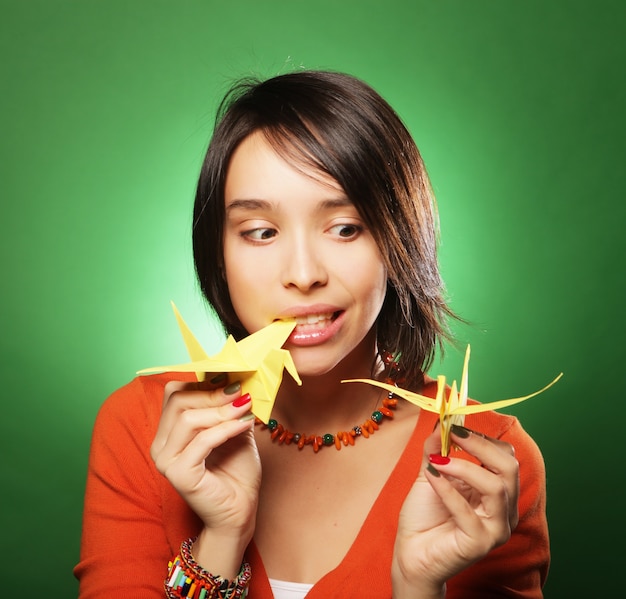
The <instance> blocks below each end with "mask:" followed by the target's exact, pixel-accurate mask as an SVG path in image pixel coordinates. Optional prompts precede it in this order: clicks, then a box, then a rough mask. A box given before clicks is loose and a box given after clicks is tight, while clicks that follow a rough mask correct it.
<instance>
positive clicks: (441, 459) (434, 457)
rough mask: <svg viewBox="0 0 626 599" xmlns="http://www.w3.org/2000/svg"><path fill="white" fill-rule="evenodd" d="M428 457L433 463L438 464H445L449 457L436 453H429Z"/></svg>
mask: <svg viewBox="0 0 626 599" xmlns="http://www.w3.org/2000/svg"><path fill="white" fill-rule="evenodd" d="M428 459H429V460H430V461H431V462H432V463H433V464H438V465H439V466H445V465H446V464H449V463H450V458H449V457H447V456H442V455H439V454H438V453H431V454H430V455H429V456H428Z"/></svg>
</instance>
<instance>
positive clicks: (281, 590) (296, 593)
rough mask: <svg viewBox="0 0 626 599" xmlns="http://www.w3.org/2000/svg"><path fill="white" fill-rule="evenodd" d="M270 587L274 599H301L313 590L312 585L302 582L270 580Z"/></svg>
mask: <svg viewBox="0 0 626 599" xmlns="http://www.w3.org/2000/svg"><path fill="white" fill-rule="evenodd" d="M269 581H270V586H271V587H272V593H274V599H303V598H304V596H305V595H306V594H307V593H308V592H309V591H310V590H311V589H312V588H313V585H312V584H306V583H304V582H287V581H286V580H276V579H275V578H270V579H269Z"/></svg>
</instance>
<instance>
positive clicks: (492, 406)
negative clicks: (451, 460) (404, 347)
mask: <svg viewBox="0 0 626 599" xmlns="http://www.w3.org/2000/svg"><path fill="white" fill-rule="evenodd" d="M469 357H470V347H469V345H468V346H467V351H466V352H465V361H464V363H463V373H462V375H461V386H460V388H459V389H458V390H457V385H456V381H454V382H453V383H452V387H451V388H450V392H449V393H448V396H447V397H446V377H445V376H443V375H440V376H438V377H437V395H436V397H435V398H434V399H433V398H432V397H426V396H424V395H420V394H419V393H413V392H412V391H408V390H406V389H402V388H400V387H395V386H394V385H389V384H387V383H381V382H379V381H375V380H371V379H349V380H345V381H342V382H343V383H368V384H370V385H374V386H376V387H381V388H383V389H386V390H387V391H390V392H392V393H394V394H395V395H398V396H399V397H402V398H403V399H406V400H407V401H410V402H411V403H413V404H415V405H416V406H419V407H420V408H422V409H423V410H426V411H428V412H434V413H435V414H439V422H440V424H441V455H443V456H447V455H448V453H449V452H450V428H451V427H452V425H453V424H457V425H461V426H462V425H463V424H464V421H465V416H466V415H467V414H477V413H479V412H488V411H490V410H499V409H501V408H506V407H508V406H512V405H514V404H516V403H520V402H522V401H525V400H527V399H530V398H531V397H535V395H539V394H540V393H543V392H544V391H545V390H546V389H548V388H550V387H552V385H554V384H555V383H556V382H557V381H558V380H559V379H560V378H561V377H562V376H563V373H561V374H559V375H558V376H557V377H556V378H555V379H554V380H553V381H552V382H551V383H548V384H547V385H546V386H545V387H544V388H543V389H540V390H539V391H535V392H534V393H531V394H529V395H524V396H523V397H516V398H513V399H502V400H499V401H492V402H489V403H478V404H468V403H467V397H468V367H469Z"/></svg>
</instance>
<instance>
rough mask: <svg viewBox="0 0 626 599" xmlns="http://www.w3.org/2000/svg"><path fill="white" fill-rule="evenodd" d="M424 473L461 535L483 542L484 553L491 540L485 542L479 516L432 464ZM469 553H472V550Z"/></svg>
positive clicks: (483, 527)
mask: <svg viewBox="0 0 626 599" xmlns="http://www.w3.org/2000/svg"><path fill="white" fill-rule="evenodd" d="M437 468H439V466H438V467H437ZM425 475H426V478H427V480H428V482H429V483H430V485H431V487H432V489H433V491H434V492H435V493H436V495H437V496H438V497H439V500H440V501H441V503H442V504H443V506H444V507H445V508H446V510H447V511H448V513H449V515H450V518H452V520H453V521H454V524H455V525H456V527H457V528H458V529H459V531H460V532H461V533H462V535H464V536H465V537H466V538H467V539H468V540H473V541H472V542H479V543H481V545H482V544H485V545H486V548H485V549H484V550H483V552H484V553H486V552H487V551H488V550H489V549H491V541H489V542H488V543H487V542H486V541H487V539H486V537H487V535H486V534H485V526H484V525H483V522H482V520H481V518H480V517H479V516H478V514H477V513H476V512H475V511H474V509H473V508H472V506H470V504H469V503H468V502H467V500H466V499H465V497H464V496H463V495H462V494H461V493H460V492H459V491H458V490H457V489H456V487H455V486H454V484H453V483H452V482H451V481H450V480H448V479H447V478H446V477H445V476H442V475H441V474H440V473H439V471H438V470H437V469H435V468H433V467H432V466H431V467H429V468H426V470H425ZM471 553H472V554H473V553H474V550H473V551H472V552H471Z"/></svg>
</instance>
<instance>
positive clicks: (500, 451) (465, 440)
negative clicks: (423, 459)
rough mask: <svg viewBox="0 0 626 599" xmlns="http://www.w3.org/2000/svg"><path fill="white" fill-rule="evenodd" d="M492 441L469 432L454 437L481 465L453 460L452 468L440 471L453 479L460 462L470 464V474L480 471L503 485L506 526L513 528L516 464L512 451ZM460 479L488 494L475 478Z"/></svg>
mask: <svg viewBox="0 0 626 599" xmlns="http://www.w3.org/2000/svg"><path fill="white" fill-rule="evenodd" d="M465 430H468V429H465ZM494 441H495V440H494V439H491V438H489V437H485V436H481V435H478V434H472V433H471V432H470V433H469V434H467V435H466V433H465V432H464V431H462V432H461V434H459V435H456V436H455V439H454V443H455V444H457V445H458V446H459V447H460V448H461V449H463V450H464V451H466V452H467V453H469V454H471V455H472V456H474V457H475V458H476V459H477V460H478V461H479V462H480V466H477V465H476V464H472V463H471V462H468V461H467V460H452V462H454V464H452V462H451V464H452V465H448V464H445V465H443V468H442V469H441V470H442V472H443V471H445V473H446V475H451V476H455V474H454V472H455V471H456V469H457V468H458V467H459V462H461V463H462V464H463V465H465V464H467V466H470V465H471V466H472V468H470V469H469V471H470V472H472V473H474V474H476V475H480V474H481V472H482V473H489V474H493V475H495V477H496V478H495V479H494V480H498V481H500V482H499V484H501V485H503V486H504V488H505V490H506V494H507V497H508V500H507V503H508V518H509V524H510V526H511V528H515V527H516V526H517V522H518V505H517V504H518V497H519V484H520V483H519V463H518V461H517V460H516V459H515V456H514V455H513V454H514V451H513V448H512V446H511V445H510V444H508V443H505V442H498V443H495V442H494ZM439 461H441V460H439ZM444 461H445V460H444ZM459 478H463V477H459ZM488 478H489V477H488ZM463 480H465V481H466V482H467V483H468V484H470V485H471V486H472V487H474V488H477V489H479V491H481V493H488V490H487V489H485V488H483V487H479V483H478V482H477V481H476V480H475V479H474V478H472V479H471V480H468V479H465V478H464V479H463ZM496 493H497V488H496Z"/></svg>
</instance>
